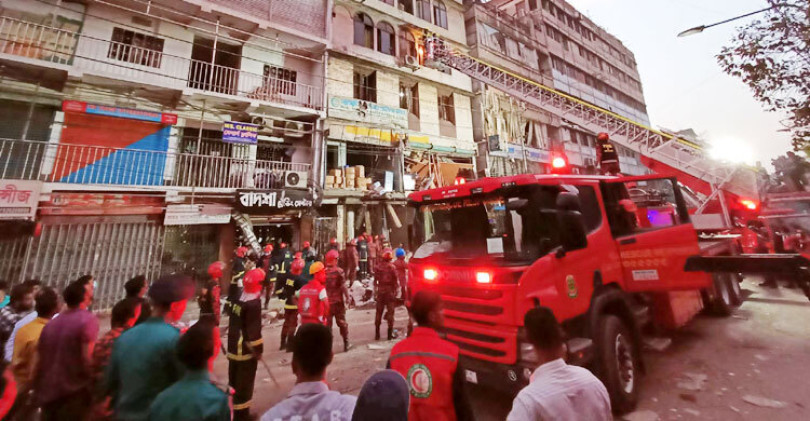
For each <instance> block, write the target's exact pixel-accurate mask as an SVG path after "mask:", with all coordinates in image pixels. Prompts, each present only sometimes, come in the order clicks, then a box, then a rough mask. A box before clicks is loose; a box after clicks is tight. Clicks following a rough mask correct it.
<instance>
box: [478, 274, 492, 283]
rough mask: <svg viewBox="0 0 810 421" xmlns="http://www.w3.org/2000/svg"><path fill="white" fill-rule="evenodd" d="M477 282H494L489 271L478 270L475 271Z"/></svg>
mask: <svg viewBox="0 0 810 421" xmlns="http://www.w3.org/2000/svg"><path fill="white" fill-rule="evenodd" d="M475 282H477V283H479V284H491V283H492V274H491V273H489V272H476V273H475Z"/></svg>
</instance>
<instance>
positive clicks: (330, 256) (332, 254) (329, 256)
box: [325, 250, 340, 264]
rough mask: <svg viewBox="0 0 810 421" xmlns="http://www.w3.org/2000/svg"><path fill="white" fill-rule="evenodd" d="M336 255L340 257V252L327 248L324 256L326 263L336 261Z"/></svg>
mask: <svg viewBox="0 0 810 421" xmlns="http://www.w3.org/2000/svg"><path fill="white" fill-rule="evenodd" d="M338 257H340V253H338V251H337V250H329V251H328V252H327V253H326V258H325V260H326V263H327V264H328V263H335V262H337V260H338Z"/></svg>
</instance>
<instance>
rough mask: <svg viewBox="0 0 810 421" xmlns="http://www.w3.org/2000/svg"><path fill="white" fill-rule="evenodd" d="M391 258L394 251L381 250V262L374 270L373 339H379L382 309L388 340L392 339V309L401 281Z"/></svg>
mask: <svg viewBox="0 0 810 421" xmlns="http://www.w3.org/2000/svg"><path fill="white" fill-rule="evenodd" d="M393 258H394V252H393V251H392V250H391V249H390V248H388V249H385V250H383V253H382V262H381V263H380V264H379V265H377V271H376V272H374V293H375V295H376V298H375V300H376V301H377V314H376V315H375V317H374V329H375V330H374V339H375V340H379V339H380V324H381V323H382V316H383V311H385V320H386V321H387V322H388V340H389V341H390V340H392V339H394V310H395V309H396V305H397V291H398V290H399V288H400V285H402V283H401V282H400V280H399V275H397V269H396V267H394V264H393V263H391V260H392V259H393Z"/></svg>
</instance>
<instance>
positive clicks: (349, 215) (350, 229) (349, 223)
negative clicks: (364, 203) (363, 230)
mask: <svg viewBox="0 0 810 421" xmlns="http://www.w3.org/2000/svg"><path fill="white" fill-rule="evenodd" d="M354 219H355V217H354V209H351V208H349V209H347V210H346V232H347V235H348V238H354V235H355V234H354V233H355V229H354Z"/></svg>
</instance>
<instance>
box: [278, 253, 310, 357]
mask: <svg viewBox="0 0 810 421" xmlns="http://www.w3.org/2000/svg"><path fill="white" fill-rule="evenodd" d="M303 271H304V261H303V260H301V259H298V260H294V261H293V262H292V265H291V266H290V271H289V272H288V273H280V274H279V275H278V278H277V280H278V284H277V285H278V290H276V294H278V297H279V298H281V299H282V300H284V326H282V327H281V346H280V347H279V348H278V349H279V351H281V350H282V349H285V348H286V349H287V351H290V350H292V348H291V346H292V339H293V336H294V335H295V328H296V327H298V291H299V290H300V289H301V288H303V287H304V285H306V284H307V280H306V279H304V277H303V276H301V272H303Z"/></svg>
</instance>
